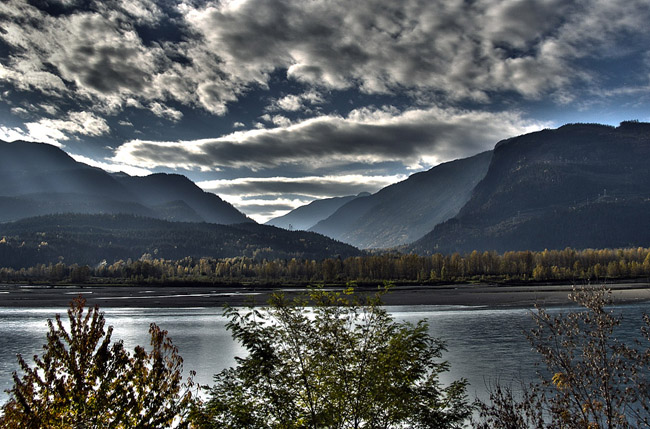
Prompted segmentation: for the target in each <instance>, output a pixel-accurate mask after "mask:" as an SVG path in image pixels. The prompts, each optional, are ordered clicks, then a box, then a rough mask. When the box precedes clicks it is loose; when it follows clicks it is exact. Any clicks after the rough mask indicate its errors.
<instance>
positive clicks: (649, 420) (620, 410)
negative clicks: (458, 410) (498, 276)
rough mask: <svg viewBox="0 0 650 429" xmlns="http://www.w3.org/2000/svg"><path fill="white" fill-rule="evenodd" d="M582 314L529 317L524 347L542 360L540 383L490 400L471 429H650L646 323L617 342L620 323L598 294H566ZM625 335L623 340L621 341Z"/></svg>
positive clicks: (505, 390)
mask: <svg viewBox="0 0 650 429" xmlns="http://www.w3.org/2000/svg"><path fill="white" fill-rule="evenodd" d="M569 297H570V299H571V300H572V301H573V302H575V303H576V304H578V305H580V306H582V307H583V310H576V311H572V312H569V313H567V314H557V315H552V314H549V313H548V312H547V311H546V310H544V309H542V308H540V309H538V311H537V313H536V314H534V315H533V317H534V320H535V323H536V327H535V328H534V329H533V330H532V331H531V332H530V334H529V337H528V338H529V340H530V342H531V344H532V345H533V347H534V348H535V350H536V351H537V352H538V353H539V355H540V356H541V357H542V360H543V362H544V364H545V366H546V371H545V372H543V373H540V375H541V376H542V377H541V380H540V382H539V383H534V384H531V385H529V386H524V387H522V393H521V395H517V394H515V393H514V392H513V390H512V389H511V388H509V387H505V386H499V385H497V386H496V388H495V389H494V390H493V391H492V392H491V398H490V399H491V402H490V403H483V404H481V405H480V414H481V422H480V424H478V425H477V427H478V428H486V429H487V428H504V429H505V428H518V427H535V428H589V429H600V428H638V427H649V426H650V348H649V347H648V346H649V343H648V341H650V331H649V328H650V319H649V318H648V316H645V317H644V326H643V327H642V329H641V335H640V339H639V340H637V341H625V342H624V341H621V340H620V339H619V337H618V334H619V331H618V330H619V329H620V323H621V317H622V316H620V315H617V314H615V313H614V310H613V309H611V307H609V305H610V304H611V303H612V301H611V294H610V292H609V291H607V290H605V289H604V288H599V289H582V290H576V291H574V292H573V293H572V294H571V295H570V296H569ZM628 335H629V334H628Z"/></svg>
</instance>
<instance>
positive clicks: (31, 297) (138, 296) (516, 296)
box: [0, 282, 650, 308]
mask: <svg viewBox="0 0 650 429" xmlns="http://www.w3.org/2000/svg"><path fill="white" fill-rule="evenodd" d="M607 287H608V288H610V289H611V290H612V296H613V298H614V301H615V302H619V303H623V302H641V301H650V283H647V282H646V283H620V284H608V285H607ZM274 290H283V291H286V293H289V294H293V293H299V292H300V291H304V290H305V289H304V288H292V287H287V288H284V289H283V288H269V287H238V288H235V287H214V286H165V287H160V286H158V287H152V286H149V287H147V286H99V285H88V286H25V285H0V307H14V308H15V307H41V308H53V307H66V306H67V305H68V303H69V302H70V300H71V299H72V298H74V297H76V296H79V295H82V296H83V297H84V298H86V300H87V302H88V304H90V305H94V304H98V305H99V306H100V307H125V308H135V307H144V308H190V307H221V306H223V305H224V304H229V305H232V306H242V305H247V304H250V303H254V304H255V305H263V304H265V303H266V302H267V300H268V298H269V295H270V294H271V293H272V292H273V291H274ZM357 290H358V291H359V292H373V291H376V290H377V289H376V288H368V287H364V288H358V289H357ZM571 290H572V285H525V286H502V285H485V284H464V285H441V286H413V285H409V286H393V287H392V289H391V291H390V293H388V294H387V295H386V296H384V299H383V301H384V303H385V304H387V305H464V306H489V307H525V308H531V307H533V306H534V305H535V304H541V305H545V306H555V305H563V304H567V303H568V302H569V301H568V298H567V296H568V294H569V293H570V292H571Z"/></svg>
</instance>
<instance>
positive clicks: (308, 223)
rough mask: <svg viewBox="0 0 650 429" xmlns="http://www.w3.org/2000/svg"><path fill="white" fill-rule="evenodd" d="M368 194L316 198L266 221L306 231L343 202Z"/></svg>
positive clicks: (270, 223)
mask: <svg viewBox="0 0 650 429" xmlns="http://www.w3.org/2000/svg"><path fill="white" fill-rule="evenodd" d="M368 195H370V194H369V193H368V192H362V193H360V194H359V195H349V196H347V197H334V198H325V199H322V200H315V201H312V202H311V203H309V204H305V205H304V206H300V207H298V208H296V209H293V210H291V211H290V212H289V213H287V214H285V215H283V216H279V217H276V218H273V219H271V220H269V221H268V222H266V225H273V226H277V227H280V228H284V229H289V230H300V231H306V230H308V229H309V228H311V227H312V226H314V225H316V224H317V223H318V222H319V221H321V220H323V219H326V218H328V217H329V216H331V215H332V214H333V213H334V212H335V211H337V210H338V209H339V208H340V207H341V206H342V205H343V204H346V203H348V202H350V201H352V200H354V199H355V198H358V197H366V196H368Z"/></svg>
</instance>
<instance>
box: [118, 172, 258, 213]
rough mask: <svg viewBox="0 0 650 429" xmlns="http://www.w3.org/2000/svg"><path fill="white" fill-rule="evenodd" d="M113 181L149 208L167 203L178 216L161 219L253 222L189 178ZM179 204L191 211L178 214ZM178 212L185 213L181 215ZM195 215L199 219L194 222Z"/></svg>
mask: <svg viewBox="0 0 650 429" xmlns="http://www.w3.org/2000/svg"><path fill="white" fill-rule="evenodd" d="M116 179H117V180H118V182H120V183H122V184H123V185H124V186H125V187H126V188H127V189H129V190H130V191H131V192H133V193H134V194H135V195H137V196H138V198H139V200H140V201H141V202H142V203H143V204H145V205H147V206H149V207H158V208H159V207H161V206H162V207H170V204H171V203H174V204H175V206H176V213H177V214H176V215H173V214H172V215H171V216H164V219H168V220H179V221H181V220H185V221H197V220H198V221H204V222H209V223H221V224H225V225H229V224H234V223H241V222H252V221H251V220H250V219H248V218H247V217H246V216H245V215H244V214H242V213H241V212H240V211H239V210H237V209H236V208H234V207H233V206H232V205H230V204H229V203H227V202H225V201H223V200H222V199H221V198H219V197H218V196H217V195H215V194H212V193H210V192H205V191H204V190H202V189H201V188H199V187H198V186H196V184H195V183H194V182H192V181H191V180H190V179H188V178H187V177H185V176H181V175H180V174H164V173H159V174H151V175H149V176H144V177H139V176H127V175H119V176H117V177H116ZM179 202H182V203H184V204H185V205H187V206H188V207H189V208H190V209H191V211H189V210H186V211H182V212H179V211H178V210H179V208H180V206H179ZM181 213H187V214H185V215H181ZM197 215H198V217H199V218H198V219H196V216H197ZM181 217H184V218H181Z"/></svg>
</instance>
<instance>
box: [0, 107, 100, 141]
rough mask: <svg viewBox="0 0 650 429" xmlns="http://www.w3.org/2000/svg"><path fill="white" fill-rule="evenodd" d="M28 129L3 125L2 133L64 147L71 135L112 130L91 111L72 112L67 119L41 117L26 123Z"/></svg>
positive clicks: (96, 133) (13, 137) (14, 137)
mask: <svg viewBox="0 0 650 429" xmlns="http://www.w3.org/2000/svg"><path fill="white" fill-rule="evenodd" d="M24 126H25V128H27V131H25V130H23V129H20V128H11V129H10V128H7V127H2V128H1V129H2V130H3V131H2V133H3V134H4V136H5V137H7V138H9V136H11V138H10V139H11V140H15V139H17V138H18V139H22V140H28V141H36V142H42V143H49V144H52V145H56V146H59V147H62V146H63V145H62V143H61V142H62V141H66V140H69V139H70V136H71V135H83V136H95V137H96V136H101V135H104V134H107V133H108V132H110V127H109V126H108V124H107V123H106V121H105V120H104V119H103V118H100V117H99V116H97V115H95V114H94V113H90V112H70V113H69V114H68V116H67V118H66V119H47V118H45V119H41V120H39V121H35V122H27V123H25V125H24Z"/></svg>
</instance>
